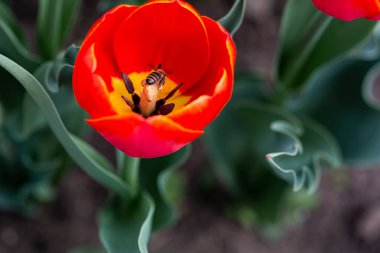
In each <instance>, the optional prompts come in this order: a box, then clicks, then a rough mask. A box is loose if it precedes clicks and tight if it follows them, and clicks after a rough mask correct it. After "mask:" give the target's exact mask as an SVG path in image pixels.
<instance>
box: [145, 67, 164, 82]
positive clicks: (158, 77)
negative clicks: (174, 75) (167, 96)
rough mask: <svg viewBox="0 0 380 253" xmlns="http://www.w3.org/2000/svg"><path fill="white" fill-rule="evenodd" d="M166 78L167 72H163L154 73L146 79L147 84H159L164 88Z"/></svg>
mask: <svg viewBox="0 0 380 253" xmlns="http://www.w3.org/2000/svg"><path fill="white" fill-rule="evenodd" d="M165 76H166V75H165V72H163V71H161V70H157V71H153V72H152V73H150V74H149V75H148V77H147V78H146V84H148V85H153V84H159V85H160V86H162V85H163V84H164V83H165Z"/></svg>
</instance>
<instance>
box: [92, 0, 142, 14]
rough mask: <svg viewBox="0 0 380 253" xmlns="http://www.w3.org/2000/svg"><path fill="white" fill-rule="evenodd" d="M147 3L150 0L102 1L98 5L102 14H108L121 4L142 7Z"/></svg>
mask: <svg viewBox="0 0 380 253" xmlns="http://www.w3.org/2000/svg"><path fill="white" fill-rule="evenodd" d="M147 1H148V0H102V1H99V3H98V9H99V10H100V11H101V12H106V11H108V10H110V9H112V8H113V7H115V6H117V5H120V4H130V5H142V4H144V3H145V2H147Z"/></svg>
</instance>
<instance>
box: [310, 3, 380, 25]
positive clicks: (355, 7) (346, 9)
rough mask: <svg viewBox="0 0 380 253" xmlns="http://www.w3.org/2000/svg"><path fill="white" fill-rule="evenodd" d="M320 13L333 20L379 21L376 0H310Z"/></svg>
mask: <svg viewBox="0 0 380 253" xmlns="http://www.w3.org/2000/svg"><path fill="white" fill-rule="evenodd" d="M312 1H313V3H314V5H315V6H316V7H317V8H318V9H320V10H321V11H322V12H324V13H326V14H328V15H330V16H333V17H335V18H338V19H341V20H345V21H350V20H354V19H358V18H367V19H373V20H379V19H380V2H379V1H378V0H334V1H332V0H312Z"/></svg>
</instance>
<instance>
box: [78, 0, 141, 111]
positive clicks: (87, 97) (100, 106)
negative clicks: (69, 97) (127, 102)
mask: <svg viewBox="0 0 380 253" xmlns="http://www.w3.org/2000/svg"><path fill="white" fill-rule="evenodd" d="M136 8H137V7H135V6H128V5H121V6H118V7H116V8H114V9H112V10H111V11H109V12H107V13H106V14H105V15H103V17H102V18H100V19H99V20H98V21H97V22H96V23H95V24H94V25H93V27H92V28H91V30H90V31H89V33H88V35H87V36H86V39H85V41H84V42H83V43H82V46H81V49H80V51H79V53H78V56H77V59H76V62H75V66H74V73H73V89H74V93H75V97H76V99H77V101H78V103H79V104H80V105H81V106H82V107H83V108H84V109H85V110H86V111H87V112H88V113H89V114H90V115H91V117H101V116H106V115H112V114H115V112H114V110H113V109H112V106H111V105H110V103H109V101H108V90H111V87H110V81H111V77H112V76H115V75H120V72H119V70H118V67H117V64H116V60H115V57H114V55H113V42H112V41H113V33H114V29H115V27H117V26H118V25H120V23H122V21H123V20H125V19H126V18H127V17H128V16H129V14H130V13H131V12H133V11H134V10H135V9H136Z"/></svg>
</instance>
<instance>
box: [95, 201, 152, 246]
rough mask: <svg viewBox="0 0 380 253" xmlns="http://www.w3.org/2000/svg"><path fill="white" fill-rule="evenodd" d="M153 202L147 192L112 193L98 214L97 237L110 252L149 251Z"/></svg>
mask: <svg viewBox="0 0 380 253" xmlns="http://www.w3.org/2000/svg"><path fill="white" fill-rule="evenodd" d="M154 210H155V205H154V202H153V200H152V199H151V198H150V196H149V195H147V194H143V195H139V196H137V197H136V198H133V199H129V198H127V199H125V198H121V197H114V198H113V199H112V200H111V201H110V203H109V204H108V205H107V207H106V208H104V209H103V210H102V212H101V214H100V216H99V227H100V232H99V233H100V240H101V241H102V243H103V245H104V246H105V248H106V249H107V251H108V252H109V253H148V246H147V245H148V242H149V237H150V233H151V227H152V221H153V214H154Z"/></svg>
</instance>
